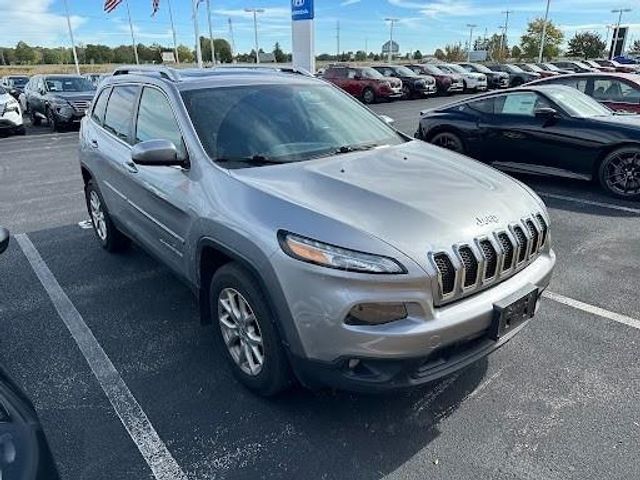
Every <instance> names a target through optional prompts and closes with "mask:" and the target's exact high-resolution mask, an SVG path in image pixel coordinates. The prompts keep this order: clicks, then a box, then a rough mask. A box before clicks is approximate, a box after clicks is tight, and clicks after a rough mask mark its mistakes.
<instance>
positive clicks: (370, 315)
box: [345, 303, 407, 325]
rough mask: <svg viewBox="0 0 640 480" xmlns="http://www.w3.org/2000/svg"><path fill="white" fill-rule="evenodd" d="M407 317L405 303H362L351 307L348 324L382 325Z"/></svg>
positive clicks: (346, 321)
mask: <svg viewBox="0 0 640 480" xmlns="http://www.w3.org/2000/svg"><path fill="white" fill-rule="evenodd" d="M403 318H407V308H406V307H405V305H404V303H361V304H359V305H356V306H355V307H353V308H352V309H351V311H350V312H349V315H348V316H347V319H346V320H345V323H347V324H348V325H381V324H383V323H389V322H395V321H396V320H402V319H403Z"/></svg>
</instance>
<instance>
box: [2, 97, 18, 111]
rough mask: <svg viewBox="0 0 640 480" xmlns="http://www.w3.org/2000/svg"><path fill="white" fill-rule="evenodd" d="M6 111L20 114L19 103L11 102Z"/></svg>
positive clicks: (6, 106) (12, 100) (5, 106)
mask: <svg viewBox="0 0 640 480" xmlns="http://www.w3.org/2000/svg"><path fill="white" fill-rule="evenodd" d="M4 111H5V112H16V113H19V112H20V107H19V106H18V102H16V101H15V100H14V99H11V100H9V101H8V102H7V104H6V105H4Z"/></svg>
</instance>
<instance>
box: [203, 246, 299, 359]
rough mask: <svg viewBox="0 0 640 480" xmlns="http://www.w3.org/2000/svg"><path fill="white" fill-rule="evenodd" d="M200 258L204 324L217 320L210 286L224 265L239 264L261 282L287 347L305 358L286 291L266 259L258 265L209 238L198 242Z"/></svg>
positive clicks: (268, 304)
mask: <svg viewBox="0 0 640 480" xmlns="http://www.w3.org/2000/svg"><path fill="white" fill-rule="evenodd" d="M196 259H197V260H196V265H197V271H196V272H195V273H196V288H197V291H198V303H199V309H200V319H201V322H202V323H203V324H210V323H212V321H213V319H212V318H211V311H210V308H209V305H210V303H209V302H210V298H209V285H210V283H211V279H212V278H213V275H214V274H215V272H216V271H217V270H218V269H219V268H220V267H222V266H223V265H226V264H228V263H231V262H235V263H237V264H238V265H240V266H241V267H242V268H244V269H245V270H246V271H247V272H248V273H249V274H250V275H251V276H252V277H253V278H254V279H255V280H256V281H257V282H258V285H259V286H260V289H261V290H262V292H263V293H264V294H265V301H266V303H267V306H268V308H269V311H270V312H271V314H272V318H273V321H274V324H275V327H276V329H277V330H278V333H279V334H280V338H281V340H282V342H283V343H284V346H285V347H286V348H287V350H288V351H290V352H291V353H292V354H294V355H296V356H304V350H303V348H302V342H301V341H300V338H299V336H298V332H297V329H296V327H295V325H294V321H293V316H292V315H291V312H290V310H289V308H288V307H287V302H286V298H285V296H284V292H283V290H282V288H281V286H280V282H279V280H278V278H277V276H276V275H275V272H274V271H273V269H272V268H271V266H270V264H269V263H268V259H267V258H266V257H265V258H264V261H261V262H259V263H260V265H257V264H256V261H255V260H253V259H251V258H250V257H249V256H248V255H246V254H244V253H242V252H241V251H239V250H238V249H236V248H232V247H229V246H228V245H226V244H223V243H221V242H220V241H218V240H216V239H214V238H212V237H209V236H205V237H202V238H201V239H200V240H199V241H198V247H197V254H196Z"/></svg>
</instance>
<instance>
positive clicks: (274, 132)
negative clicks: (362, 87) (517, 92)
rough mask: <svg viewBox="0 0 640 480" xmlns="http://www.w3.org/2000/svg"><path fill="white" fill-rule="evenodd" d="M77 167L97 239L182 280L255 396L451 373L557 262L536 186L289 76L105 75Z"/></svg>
mask: <svg viewBox="0 0 640 480" xmlns="http://www.w3.org/2000/svg"><path fill="white" fill-rule="evenodd" d="M80 164H81V168H82V176H83V178H84V181H85V191H86V200H87V207H88V211H89V213H90V215H91V219H92V222H93V226H94V230H95V233H96V235H97V238H98V240H99V241H100V243H101V244H102V246H103V247H104V248H105V249H107V250H109V251H116V250H118V249H121V248H123V247H126V245H127V244H128V243H129V242H130V240H129V239H132V240H134V241H136V242H137V243H139V244H140V245H142V246H143V247H144V248H146V249H147V250H149V251H150V252H151V253H153V254H154V255H155V256H157V257H158V258H159V259H161V260H162V261H163V262H164V263H165V264H166V265H168V266H169V267H171V268H172V269H173V270H174V271H175V272H176V274H177V275H179V276H180V277H181V278H183V279H185V280H186V282H187V283H188V284H189V285H191V286H192V287H193V289H194V291H195V292H196V293H197V295H198V298H199V302H200V305H201V315H202V318H203V321H204V322H205V323H206V322H211V321H212V322H213V323H214V324H215V327H214V328H215V329H216V332H217V333H218V334H219V335H218V338H219V341H220V345H221V346H222V349H221V350H222V352H224V355H225V356H226V358H227V360H228V361H229V364H230V365H231V368H232V369H233V371H234V373H235V374H236V376H237V377H238V378H239V379H240V380H241V381H242V382H243V383H244V384H245V385H247V386H248V387H249V388H251V389H253V390H254V391H257V392H259V393H261V394H264V395H269V394H274V393H276V392H278V391H281V390H282V389H284V388H286V387H287V386H288V385H289V384H290V382H291V381H292V380H293V379H294V378H297V379H298V380H300V381H301V382H302V383H303V384H304V385H306V386H309V387H318V386H326V385H330V386H336V387H340V388H345V389H352V390H361V391H378V390H385V389H392V388H397V387H405V386H412V385H418V384H422V383H425V382H428V381H431V380H433V379H435V378H438V377H441V376H443V375H446V374H449V373H451V372H453V371H456V370H458V369H460V368H462V367H464V366H466V365H469V364H470V363H472V362H474V361H475V360H477V359H479V358H481V357H483V356H485V355H487V354H488V353H490V352H491V351H493V350H495V349H496V348H498V347H499V346H501V345H502V344H503V343H505V342H506V341H507V340H509V339H510V338H511V337H513V335H515V334H516V333H517V332H518V331H520V329H521V328H522V327H523V326H524V324H526V323H527V321H528V320H529V319H530V318H531V317H532V316H533V314H534V312H535V311H536V307H537V302H538V299H539V297H540V295H541V293H542V291H543V290H544V289H545V288H546V287H547V285H548V283H549V280H550V278H551V273H552V270H553V266H554V262H555V255H554V253H553V251H552V249H551V245H550V240H551V238H550V235H549V216H548V214H547V211H546V208H545V206H544V204H543V203H542V201H541V200H540V198H539V197H538V196H537V195H536V194H535V193H533V192H532V191H531V190H530V189H528V188H527V187H525V186H523V185H522V184H520V183H519V182H518V181H516V180H513V179H511V178H510V177H508V176H506V175H504V174H502V173H500V172H498V171H496V170H494V169H492V168H489V167H487V166H485V165H482V164H481V163H478V162H476V161H474V160H470V159H469V158H467V157H464V156H461V155H458V154H455V153H453V152H450V151H447V150H445V149H441V148H438V147H435V146H432V145H429V144H427V143H424V142H422V141H418V140H413V139H411V138H409V137H407V136H405V135H403V134H401V133H399V132H397V131H396V130H394V129H393V128H392V127H390V126H389V125H388V124H387V123H386V122H385V121H384V120H382V119H381V118H379V117H378V116H376V115H375V114H373V113H372V112H371V111H370V110H368V109H367V108H366V107H364V106H363V105H361V104H359V103H358V102H357V101H355V100H354V99H352V98H351V97H350V96H349V95H347V94H345V93H343V92H342V91H340V90H339V89H337V88H336V87H334V86H332V85H330V84H328V83H327V82H324V81H322V80H318V79H315V78H313V77H309V76H306V75H298V74H295V73H294V72H291V73H284V72H273V71H268V70H265V71H261V70H259V69H254V70H251V71H249V70H245V71H242V70H237V71H235V72H234V71H233V69H225V71H224V72H220V71H219V70H216V69H212V70H208V71H202V70H199V71H196V70H194V71H190V70H181V71H179V72H178V71H176V70H173V69H168V68H164V67H156V69H155V70H146V69H142V68H141V67H131V68H128V69H127V68H123V69H120V70H117V71H116V72H114V75H113V76H111V77H109V78H108V79H105V81H104V82H103V83H101V85H100V87H99V89H98V92H97V94H96V98H95V100H94V102H93V105H92V108H91V110H90V111H89V112H88V113H87V116H86V117H85V118H84V119H83V121H82V126H81V131H80ZM159 294H161V292H159Z"/></svg>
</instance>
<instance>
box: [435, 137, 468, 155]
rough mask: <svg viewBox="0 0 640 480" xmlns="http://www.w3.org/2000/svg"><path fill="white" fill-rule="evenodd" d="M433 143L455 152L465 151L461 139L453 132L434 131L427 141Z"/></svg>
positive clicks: (462, 152)
mask: <svg viewBox="0 0 640 480" xmlns="http://www.w3.org/2000/svg"><path fill="white" fill-rule="evenodd" d="M429 142H430V143H432V144H433V145H437V146H438V147H442V148H446V149H447V150H451V151H453V152H456V153H460V154H463V155H464V153H465V147H464V142H463V141H462V139H461V138H460V137H459V136H458V135H456V134H455V133H453V132H440V133H436V134H435V135H434V136H433V137H431V140H430V141H429Z"/></svg>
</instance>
